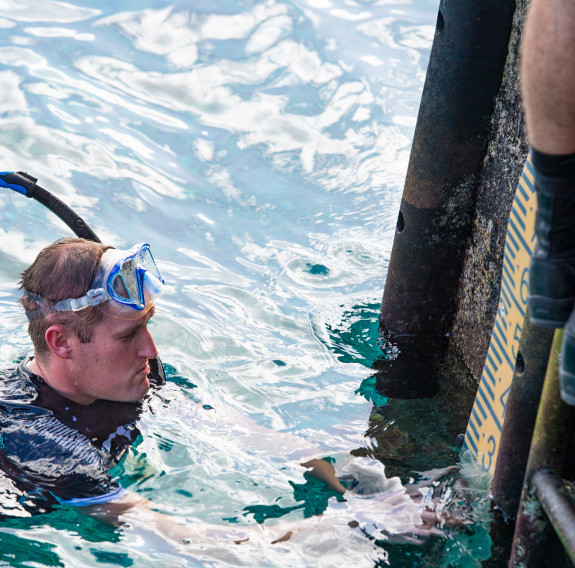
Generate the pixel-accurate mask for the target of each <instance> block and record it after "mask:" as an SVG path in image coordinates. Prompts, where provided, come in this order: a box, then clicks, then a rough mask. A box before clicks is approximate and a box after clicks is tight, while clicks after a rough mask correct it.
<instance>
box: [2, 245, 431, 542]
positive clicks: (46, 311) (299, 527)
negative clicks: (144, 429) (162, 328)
mask: <svg viewBox="0 0 575 568" xmlns="http://www.w3.org/2000/svg"><path fill="white" fill-rule="evenodd" d="M164 289H165V284H164V281H163V278H162V276H161V275H160V273H159V271H158V268H157V266H156V264H155V262H154V259H153V257H152V254H151V252H150V248H149V246H148V245H145V244H142V245H136V246H135V247H133V248H131V249H130V250H127V251H120V250H116V249H113V248H112V247H108V246H104V245H102V244H100V243H95V242H92V241H87V240H84V239H76V238H69V239H62V240H59V241H57V242H55V243H53V244H52V245H49V246H48V247H46V248H45V249H44V250H42V251H41V252H40V254H39V255H38V257H37V258H36V260H35V261H34V262H33V263H32V265H31V266H30V267H29V268H27V269H26V270H25V271H24V272H23V273H22V281H21V290H22V293H23V295H22V298H21V300H20V302H21V303H22V305H23V307H24V309H25V312H26V315H27V317H28V319H29V322H30V323H29V334H30V337H31V338H32V342H33V345H34V354H33V356H30V357H27V358H25V359H24V360H23V361H21V362H20V363H19V365H18V366H17V367H16V368H15V369H13V370H12V371H11V372H10V373H9V374H8V375H7V376H6V377H5V378H4V380H2V381H0V428H1V436H2V438H1V442H0V468H1V469H2V470H3V471H4V473H5V474H6V476H7V477H8V478H9V479H11V480H12V482H13V483H14V485H15V486H16V487H17V488H19V489H20V490H21V491H23V492H24V493H25V495H26V497H27V498H26V499H25V500H23V504H24V506H25V508H26V509H27V510H28V511H29V512H32V513H34V512H42V511H45V510H48V509H49V508H50V506H51V505H54V504H56V503H61V504H67V505H73V506H75V507H78V509H79V510H81V511H82V512H85V513H88V514H90V515H93V516H96V517H97V518H100V519H102V520H105V521H109V522H113V523H117V522H120V521H123V522H126V521H127V520H130V522H131V524H135V525H138V524H139V525H141V526H146V527H150V526H151V527H153V528H154V530H156V531H157V532H161V533H162V534H163V535H164V536H166V537H168V538H169V539H171V540H172V541H176V542H180V543H181V542H182V541H186V542H188V541H189V540H190V539H193V540H196V541H201V542H206V541H209V542H215V543H216V544H217V543H222V542H230V541H231V542H234V543H239V542H245V540H246V539H249V540H254V539H256V540H257V539H261V538H264V539H265V541H266V542H268V543H269V542H275V541H280V540H286V539H287V538H296V536H297V535H298V534H300V535H304V534H305V535H309V531H310V522H311V523H314V526H315V529H314V530H319V528H321V527H323V528H324V529H327V530H333V526H334V525H336V526H337V525H340V526H342V527H343V528H344V529H345V527H347V525H348V523H349V522H350V521H351V522H352V524H351V525H350V526H353V527H357V526H359V523H358V522H357V520H356V517H357V518H359V517H361V518H363V519H364V520H365V519H367V521H365V522H364V523H363V525H362V526H365V525H366V523H367V522H371V521H369V519H370V518H373V517H374V516H375V517H377V515H378V514H380V515H383V514H384V510H385V508H386V507H387V509H388V512H389V511H393V512H394V514H395V515H396V517H397V510H398V509H401V510H402V511H403V512H404V517H405V519H406V522H405V523H404V524H403V525H402V526H404V527H406V529H407V528H408V527H409V529H410V530H409V532H410V533H411V534H418V535H423V536H427V535H429V534H430V533H429V528H430V525H432V524H433V523H435V522H436V521H437V520H438V519H437V517H436V516H435V513H432V512H430V511H427V510H426V508H425V506H424V505H422V504H419V503H416V502H415V501H412V500H411V499H410V498H409V497H408V496H407V495H406V493H405V491H404V489H403V488H402V487H401V485H400V484H399V481H398V480H396V481H397V484H395V485H394V486H393V488H392V489H393V490H392V491H387V493H385V499H380V500H379V501H378V500H377V499H372V500H369V499H365V498H361V499H359V500H358V501H357V507H356V508H355V509H354V510H353V511H352V510H351V509H350V507H351V505H350V503H351V501H350V498H351V497H350V495H349V494H346V503H345V505H341V504H340V505H339V507H335V508H333V510H330V509H332V507H330V508H328V512H327V513H326V514H325V515H324V517H323V519H319V518H318V517H315V518H314V519H313V520H310V519H308V521H309V522H307V521H306V522H304V523H302V522H299V523H295V524H291V525H289V526H287V525H285V524H284V525H282V526H280V527H275V528H272V529H266V530H265V537H262V535H264V531H263V530H262V529H261V528H259V527H258V526H256V527H254V526H252V527H246V528H245V530H237V529H235V528H230V527H225V528H224V527H215V526H207V525H202V526H190V525H187V526H182V525H179V524H177V523H175V522H174V521H173V520H172V519H171V518H169V517H167V516H165V515H161V514H159V513H155V512H153V511H152V510H151V508H150V503H149V502H148V501H147V500H146V499H143V498H141V497H140V496H138V495H137V494H135V493H132V492H129V491H126V490H125V489H123V488H122V487H121V486H120V485H119V484H118V483H117V482H116V481H115V480H114V479H113V478H112V477H111V476H110V474H109V470H110V469H111V468H112V467H113V466H114V465H115V464H116V463H117V462H118V461H119V460H120V459H121V457H122V456H123V455H124V454H125V453H126V452H127V450H128V449H129V448H130V446H131V444H132V443H134V442H135V440H136V438H137V437H138V435H139V430H138V428H137V420H138V417H139V416H140V414H141V412H142V411H145V410H146V404H147V400H148V398H149V397H148V396H147V395H148V392H149V391H150V389H155V388H157V387H159V386H160V385H161V384H162V383H163V382H164V381H165V377H164V373H163V369H162V364H161V362H160V361H159V359H158V357H157V355H158V351H157V349H156V346H155V344H154V341H153V339H152V336H151V334H150V332H149V329H148V323H149V321H150V318H151V317H152V316H153V314H154V310H155V301H156V299H157V298H158V297H159V296H160V295H161V294H162V293H163V292H164ZM274 435H275V436H277V437H278V438H279V439H280V440H281V442H280V443H284V442H286V440H285V438H286V437H288V436H289V435H287V434H282V433H277V434H274ZM300 442H301V441H300ZM352 462H353V460H352ZM302 465H304V466H305V467H307V468H309V470H310V471H309V474H310V475H311V476H313V477H315V478H316V479H320V480H322V481H324V482H325V483H326V484H327V485H328V486H329V487H330V488H331V489H333V490H334V491H336V492H338V493H344V492H346V488H345V487H344V486H343V485H342V484H341V483H340V481H339V480H338V479H337V477H336V476H335V472H334V468H333V467H332V466H331V465H330V464H329V463H328V462H327V461H324V460H321V459H313V460H311V461H309V462H306V463H305V464H302ZM377 465H379V466H380V468H381V469H383V466H381V464H377ZM348 469H349V465H348ZM360 469H361V468H360ZM350 471H351V475H352V476H353V474H354V473H357V472H358V471H359V469H358V468H355V469H354V467H353V465H352V466H351V469H350ZM368 473H369V474H372V475H373V471H372V472H368ZM381 478H383V479H385V477H384V476H383V475H381ZM361 481H362V480H361V479H360V480H359V483H360V485H361ZM356 482H357V479H356ZM364 485H365V483H364ZM392 485H393V484H392ZM379 491H380V492H381V489H379ZM384 501H385V502H384ZM342 507H345V509H344V510H342ZM422 519H423V520H424V521H427V522H428V526H427V527H423V528H421V523H422ZM321 522H323V525H320V524H319V523H321ZM354 523H355V524H354ZM372 524H374V525H375V523H372ZM396 526H398V525H397V523H396ZM330 527H332V528H331V529H330ZM418 527H419V528H418ZM346 530H349V529H346ZM302 531H303V532H302ZM394 532H402V531H401V530H399V529H397V530H395V531H394Z"/></svg>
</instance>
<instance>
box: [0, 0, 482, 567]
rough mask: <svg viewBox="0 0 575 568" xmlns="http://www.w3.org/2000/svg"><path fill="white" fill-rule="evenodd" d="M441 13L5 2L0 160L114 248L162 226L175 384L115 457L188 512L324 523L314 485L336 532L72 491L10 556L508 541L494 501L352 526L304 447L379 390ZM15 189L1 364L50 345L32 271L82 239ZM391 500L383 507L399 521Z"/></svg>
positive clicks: (387, 0) (321, 443) (396, 548)
mask: <svg viewBox="0 0 575 568" xmlns="http://www.w3.org/2000/svg"><path fill="white" fill-rule="evenodd" d="M437 7H438V6H437V0H291V1H290V0H266V1H255V0H244V1H241V0H210V1H209V2H208V1H205V0H194V1H193V2H166V1H163V0H138V1H135V0H123V1H122V2H112V1H110V0H104V1H102V2H97V3H96V2H92V1H90V0H73V1H72V2H60V1H55V0H1V2H0V38H1V41H0V156H1V160H0V170H1V171H18V170H21V171H26V172H28V173H30V174H31V175H33V176H35V177H37V178H39V182H38V183H39V184H40V185H41V186H43V187H45V188H46V189H48V190H50V191H52V192H53V193H54V194H55V195H57V196H58V197H59V198H60V199H62V200H63V201H65V202H66V203H67V204H68V205H70V206H71V207H72V208H73V209H74V210H75V211H76V212H78V213H79V214H80V215H81V216H82V217H83V218H84V219H85V220H86V222H87V223H88V224H89V225H90V226H91V227H92V228H93V229H94V231H95V232H96V233H97V234H98V236H99V237H100V239H101V240H102V241H103V242H105V243H109V244H112V245H114V246H116V247H118V248H128V247H130V246H132V245H133V244H134V243H138V242H148V243H150V244H151V246H152V250H153V252H154V255H155V257H156V259H157V261H158V265H159V268H160V270H161V271H162V273H163V274H164V276H165V278H166V281H167V285H168V292H167V294H166V295H165V296H164V297H163V298H162V299H161V302H160V303H159V305H158V310H157V315H156V316H155V317H154V319H153V320H152V323H151V330H152V333H153V335H154V338H155V340H156V344H157V347H158V349H159V351H160V354H161V357H162V359H163V361H164V363H165V364H166V369H167V371H168V377H169V383H168V385H167V386H166V387H165V388H164V389H162V391H161V392H160V393H159V394H158V396H155V397H154V398H153V399H152V400H151V401H150V409H149V412H147V413H146V415H145V416H143V418H142V432H143V438H142V440H141V441H140V443H139V444H138V445H137V446H136V447H135V448H134V449H133V450H132V451H131V453H130V454H129V455H128V456H127V458H126V459H125V460H124V461H123V462H122V463H121V464H120V465H119V466H118V467H117V468H116V469H115V470H114V472H113V473H114V475H116V476H117V477H118V478H119V479H120V480H121V481H122V483H123V485H124V486H126V487H128V488H129V489H131V490H132V491H135V492H137V493H138V494H140V495H141V496H143V497H146V498H147V499H149V500H150V501H152V503H153V505H154V507H155V509H156V510H157V511H158V512H160V513H162V514H165V515H169V516H171V517H172V518H173V519H174V520H175V521H177V522H187V523H190V524H193V525H194V526H202V525H205V524H206V523H210V524H212V525H217V526H220V527H223V528H222V530H224V531H225V530H228V529H229V530H234V529H238V530H240V529H243V528H246V527H247V528H250V527H254V525H257V523H258V522H261V521H262V520H263V518H265V517H267V518H268V520H266V521H265V523H264V526H266V523H269V524H270V525H273V524H274V523H280V522H289V523H298V522H300V521H302V520H304V517H306V516H308V517H310V518H311V519H312V521H313V512H314V509H313V507H314V502H315V501H314V499H316V500H317V499H319V501H322V500H323V501H322V502H324V501H325V503H324V505H325V504H327V503H329V504H328V511H329V514H328V513H326V515H324V521H322V523H324V526H325V525H329V524H330V523H332V524H333V529H332V530H330V531H328V532H326V531H325V530H323V529H322V530H321V531H320V530H317V527H316V525H314V527H315V528H313V529H309V531H308V533H307V536H306V538H301V539H300V541H297V542H296V541H293V542H290V541H288V542H284V543H278V544H277V545H269V544H266V543H265V542H260V543H258V542H255V541H254V544H253V546H252V545H246V546H244V545H242V546H237V545H231V546H230V545H228V546H219V547H218V546H215V547H210V546H206V547H203V546H201V545H197V544H196V545H195V544H194V543H190V548H189V549H188V550H187V551H186V550H184V549H183V548H182V547H173V546H170V545H169V543H168V542H167V541H166V540H165V539H164V538H163V537H162V536H161V535H160V534H156V533H154V532H153V531H151V532H150V531H148V532H146V530H145V527H131V528H126V527H123V528H116V527H112V526H108V525H105V524H103V523H100V522H98V521H95V520H93V519H90V518H86V517H84V516H83V515H82V514H80V513H78V512H77V511H75V510H73V509H71V508H66V507H61V508H59V509H57V510H56V511H54V512H52V513H50V514H47V515H42V516H38V517H33V518H21V519H13V520H7V521H5V522H4V523H3V525H2V526H1V527H0V565H9V566H70V567H80V566H95V565H100V564H102V565H120V566H187V565H190V566H194V565H210V566H218V565H226V564H234V565H236V564H245V565H249V566H259V565H261V566H341V565H355V566H374V565H378V566H380V565H381V566H383V565H392V566H475V565H478V562H479V561H480V560H481V559H484V558H487V557H488V556H489V546H490V542H489V537H488V534H487V532H486V529H485V527H482V526H480V525H478V524H477V519H475V521H474V522H475V523H476V524H475V525H473V524H471V525H470V527H471V528H467V529H466V530H465V531H464V530H462V529H457V530H455V529H445V530H444V532H443V534H442V535H439V536H436V537H433V538H432V539H429V540H427V541H425V542H424V544H423V545H421V546H416V545H414V544H405V543H401V542H400V543H399V544H398V543H395V544H394V543H391V542H386V541H385V540H383V541H381V542H375V541H374V540H370V539H369V538H368V537H367V536H365V535H363V534H360V533H359V532H358V531H355V532H354V531H352V530H351V529H350V528H349V527H347V526H345V523H343V525H342V523H339V524H338V518H339V519H340V520H345V518H346V517H345V515H346V514H347V513H346V512H345V511H344V510H343V509H341V508H342V507H343V508H345V507H346V506H347V505H346V504H342V503H337V499H336V498H335V497H334V496H326V495H323V496H322V495H321V491H322V490H321V488H319V489H318V488H317V487H315V490H317V491H319V493H318V495H319V497H318V496H317V495H316V496H315V497H313V498H312V497H310V496H309V495H308V496H307V497H306V496H305V495H304V493H305V491H304V489H302V487H303V488H308V489H309V486H310V482H309V480H306V479H305V478H304V476H303V472H304V468H302V467H301V466H300V465H299V463H300V462H301V461H302V460H303V459H304V457H306V456H320V457H330V458H331V459H332V460H334V461H335V462H338V460H339V461H340V462H341V461H342V460H343V461H345V459H347V458H346V456H348V455H349V452H350V450H353V449H357V448H366V447H369V445H370V441H369V439H366V437H365V431H366V424H367V420H368V417H369V415H370V412H371V411H372V410H373V408H374V404H376V405H382V404H385V399H382V397H379V398H378V395H377V393H376V392H375V391H373V389H372V388H366V384H367V385H368V387H369V384H370V383H369V382H367V383H366V382H365V381H366V379H369V377H370V376H371V373H370V367H371V364H372V363H373V361H374V360H375V359H376V358H377V357H380V356H381V351H380V349H379V347H378V342H377V340H378V309H379V302H380V299H381V295H382V292H383V287H384V283H385V277H386V272H387V264H388V261H389V256H390V252H391V246H392V242H393V235H394V229H395V222H396V218H397V212H398V206H399V202H400V198H401V190H402V186H403V180H404V177H405V173H406V169H407V163H408V158H409V151H410V146H411V140H412V137H413V132H414V126H415V120H416V116H417V110H418V105H419V100H420V96H421V90H422V87H423V82H424V78H425V71H426V67H427V62H428V58H429V52H430V48H431V43H432V40H433V33H434V29H435V19H436V14H437ZM2 191H3V193H0V219H1V223H0V303H1V306H2V323H1V325H0V357H1V363H2V365H8V364H9V363H10V362H12V361H14V360H15V359H17V358H18V357H20V356H21V355H23V354H24V353H26V352H27V351H29V350H30V345H31V344H30V341H29V339H28V336H27V333H26V321H25V317H24V316H23V314H22V312H21V311H20V309H19V308H18V307H17V304H16V302H17V299H18V296H19V294H18V291H17V281H18V278H19V273H20V272H21V270H22V269H23V268H24V267H26V266H27V265H28V264H29V263H30V262H31V261H32V260H33V259H34V257H35V255H36V254H37V253H38V251H39V250H40V249H41V248H42V247H43V246H45V245H47V244H48V243H50V242H52V241H54V240H55V239H57V238H59V237H61V236H66V235H69V234H70V231H69V229H67V227H65V225H64V224H63V223H62V222H61V221H60V220H59V219H57V218H56V217H55V216H54V215H53V214H52V213H50V212H49V211H47V210H46V209H44V208H43V207H42V206H41V205H40V204H38V203H36V202H34V201H33V200H28V199H26V198H24V197H23V196H21V195H18V194H16V193H12V192H10V191H8V190H2ZM274 433H279V437H278V436H276V435H275V434H274ZM298 440H299V441H298ZM372 465H373V464H372ZM376 469H377V468H376ZM396 481H397V479H396V480H395V481H393V480H391V481H390V483H391V485H390V486H389V487H391V488H392V489H393V491H395V490H399V491H400V492H401V490H402V489H401V485H399V489H398V485H397V483H398V482H397V483H396ZM306 490H307V489H306ZM302 492H303V493H302ZM383 494H384V497H385V491H384V492H383ZM302 495H304V496H303V497H302ZM482 495H483V497H484V496H485V492H484V493H483V494H482ZM480 497H481V493H480ZM383 501H385V499H383ZM383 501H382V505H381V507H380V508H379V509H377V508H373V511H372V512H371V514H372V516H376V517H377V515H378V514H379V516H380V518H381V520H382V522H383V523H384V524H385V523H386V522H390V523H392V522H396V521H397V522H399V521H401V507H400V508H399V509H398V512H396V513H393V511H392V510H390V508H389V507H387V508H386V506H385V503H383ZM479 501H481V498H480V499H479ZM338 507H340V509H341V512H340V513H338V510H340V509H338ZM320 508H321V507H320ZM324 508H325V507H324ZM310 511H311V512H310ZM374 511H375V512H374ZM378 511H379V513H378ZM306 512H307V513H306ZM308 513H309V514H308ZM394 514H395V517H396V518H395V520H393V517H394ZM338 515H339V517H338ZM398 519H399V521H398ZM308 521H309V519H308ZM468 526H469V525H468ZM256 540H257V539H256ZM194 546H196V548H194ZM184 548H185V547H184Z"/></svg>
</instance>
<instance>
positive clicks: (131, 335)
mask: <svg viewBox="0 0 575 568" xmlns="http://www.w3.org/2000/svg"><path fill="white" fill-rule="evenodd" d="M137 331H138V330H135V331H132V332H130V333H128V334H127V335H122V337H120V341H125V342H126V343H127V342H128V341H130V340H131V339H133V338H134V337H135V335H136V332H137Z"/></svg>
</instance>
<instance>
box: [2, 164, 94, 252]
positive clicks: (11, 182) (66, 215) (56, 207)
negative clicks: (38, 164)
mask: <svg viewBox="0 0 575 568" xmlns="http://www.w3.org/2000/svg"><path fill="white" fill-rule="evenodd" d="M37 181H38V179H37V178H35V177H32V176H31V175H30V174H27V173H25V172H0V187H5V188H7V189H12V190H13V191H16V192H17V193H21V194H22V195H25V196H26V197H29V198H30V199H35V200H36V201H39V202H40V203H41V204H42V205H44V206H45V207H47V208H48V209H50V211H52V213H54V214H55V215H57V216H58V217H59V218H60V219H61V220H62V221H64V223H66V225H68V227H70V229H72V231H73V232H74V234H75V235H76V236H78V237H81V238H83V239H88V240H90V241H95V242H97V243H99V242H101V241H100V239H99V238H98V237H97V236H96V233H94V231H92V229H91V228H90V227H89V225H88V224H87V223H86V222H85V221H84V219H82V218H81V217H80V216H79V215H78V214H77V213H76V212H74V211H73V210H72V209H71V208H70V207H68V206H67V205H66V204H65V203H63V202H62V201H60V200H59V199H58V198H57V197H55V196H54V195H52V194H51V193H50V192H49V191H47V190H46V189H44V188H43V187H40V186H39V185H37V184H36V182H37Z"/></svg>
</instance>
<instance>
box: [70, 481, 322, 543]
mask: <svg viewBox="0 0 575 568" xmlns="http://www.w3.org/2000/svg"><path fill="white" fill-rule="evenodd" d="M152 507H153V503H152V502H151V501H149V500H148V499H145V498H143V497H140V496H139V495H138V494H136V493H134V492H131V491H126V493H125V494H124V495H123V496H122V497H121V498H120V499H117V500H114V501H110V502H107V503H102V504H98V505H89V506H86V507H78V510H79V511H81V512H82V513H84V514H86V515H89V516H91V517H94V518H96V519H98V520H100V521H102V522H105V523H108V524H112V525H116V526H119V527H124V528H126V529H129V530H135V531H137V532H143V531H144V530H145V531H151V532H153V533H154V534H156V535H158V534H160V535H162V536H163V537H164V538H165V539H167V540H169V541H170V542H171V543H172V544H175V545H178V546H181V547H183V548H182V550H185V548H186V546H187V545H188V544H189V543H208V544H214V545H222V544H230V545H240V544H244V543H247V542H250V541H259V542H264V543H265V542H267V543H268V544H276V543H279V542H284V541H285V540H289V539H290V538H292V537H293V536H295V535H297V534H298V533H299V532H300V531H303V530H304V529H305V528H306V527H307V526H308V525H310V524H315V523H313V521H310V520H308V519H303V520H301V521H297V522H292V523H289V524H283V525H278V526H274V527H265V528H264V527H263V526H262V525H260V524H255V525H247V526H241V527H237V528H236V527H233V526H230V525H214V524H209V523H202V524H192V523H187V524H180V523H178V522H176V521H175V520H174V519H173V518H172V517H170V516H169V515H164V514H163V513H159V512H157V511H154V510H153V509H152ZM326 528H327V527H326Z"/></svg>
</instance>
